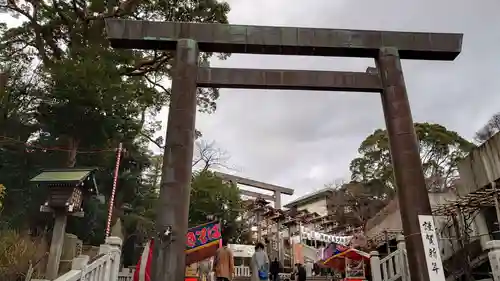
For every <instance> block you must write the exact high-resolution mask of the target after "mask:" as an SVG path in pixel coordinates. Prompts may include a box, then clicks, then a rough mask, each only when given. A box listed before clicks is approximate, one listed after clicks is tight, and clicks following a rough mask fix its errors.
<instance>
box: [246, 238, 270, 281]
mask: <svg viewBox="0 0 500 281" xmlns="http://www.w3.org/2000/svg"><path fill="white" fill-rule="evenodd" d="M269 267H270V264H269V257H268V256H267V253H266V251H264V244H262V243H260V242H259V243H257V245H255V253H254V254H253V256H252V261H251V264H250V270H251V271H252V276H251V277H250V281H266V280H269V277H268V278H262V277H261V276H259V271H262V272H264V273H265V274H267V276H269Z"/></svg>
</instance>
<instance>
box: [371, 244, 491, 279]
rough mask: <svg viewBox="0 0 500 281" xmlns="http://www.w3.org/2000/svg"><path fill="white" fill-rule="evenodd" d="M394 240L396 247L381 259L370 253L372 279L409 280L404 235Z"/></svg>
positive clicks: (376, 254)
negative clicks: (396, 242) (396, 243)
mask: <svg viewBox="0 0 500 281" xmlns="http://www.w3.org/2000/svg"><path fill="white" fill-rule="evenodd" d="M396 240H397V241H398V249H397V250H396V251H394V252H392V253H391V254H389V255H387V256H386V257H384V258H383V259H381V258H380V256H379V253H378V252H377V251H373V252H371V253H370V268H371V274H372V280H373V281H395V280H401V281H410V275H409V271H408V259H407V256H406V247H405V242H404V237H403V236H402V235H398V237H397V238H396ZM400 278H401V279H400ZM495 281H496V280H495ZM499 281H500V280H499Z"/></svg>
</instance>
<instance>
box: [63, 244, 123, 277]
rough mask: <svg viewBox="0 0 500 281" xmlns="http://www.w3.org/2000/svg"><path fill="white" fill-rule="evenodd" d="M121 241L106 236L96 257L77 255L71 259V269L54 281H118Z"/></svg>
mask: <svg viewBox="0 0 500 281" xmlns="http://www.w3.org/2000/svg"><path fill="white" fill-rule="evenodd" d="M121 243H122V240H121V239H120V238H118V237H108V238H106V243H105V244H103V245H101V247H100V248H99V255H98V256H97V257H96V258H94V259H93V260H92V261H90V258H89V256H86V255H80V256H78V257H77V258H75V259H73V262H72V264H71V270H70V271H68V272H67V273H65V274H63V275H61V276H60V277H58V278H57V279H55V280H54V281H87V280H92V281H118V272H119V270H120V256H121V249H120V247H121Z"/></svg>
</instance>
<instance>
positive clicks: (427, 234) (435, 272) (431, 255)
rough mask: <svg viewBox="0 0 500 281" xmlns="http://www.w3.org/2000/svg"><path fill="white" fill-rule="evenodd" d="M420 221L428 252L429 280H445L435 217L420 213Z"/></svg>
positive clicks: (425, 249)
mask: <svg viewBox="0 0 500 281" xmlns="http://www.w3.org/2000/svg"><path fill="white" fill-rule="evenodd" d="M418 221H419V223H420V234H421V235H422V241H423V243H424V251H425V253H426V255H425V259H426V261H427V270H428V271H429V280H432V281H445V280H446V279H445V277H444V270H443V262H442V261H441V251H440V250H439V245H438V239H437V234H436V227H435V226H434V218H433V217H432V216H428V215H419V216H418Z"/></svg>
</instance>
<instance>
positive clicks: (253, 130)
mask: <svg viewBox="0 0 500 281" xmlns="http://www.w3.org/2000/svg"><path fill="white" fill-rule="evenodd" d="M229 2H230V4H231V6H232V11H231V13H230V15H229V18H230V22H231V23H235V24H254V25H279V26H280V25H281V26H284V25H286V26H303V27H322V28H348V29H384V30H408V31H434V32H461V33H464V34H465V38H464V45H463V53H462V54H461V55H460V57H459V58H458V59H457V60H456V61H455V62H426V61H405V62H404V63H403V68H404V71H405V75H406V76H405V78H406V83H407V87H408V92H409V95H410V102H411V105H412V110H413V116H414V120H415V121H418V122H436V123H441V124H443V125H445V126H447V127H448V128H450V129H452V130H456V131H458V132H459V133H460V134H462V135H463V136H465V137H467V138H471V137H472V136H473V134H474V132H475V131H476V130H477V129H478V128H479V127H480V126H481V125H482V124H484V122H485V121H486V120H487V119H488V118H489V116H490V115H491V114H492V113H494V112H496V111H499V110H500V106H499V105H498V104H499V102H500V95H499V94H498V93H497V92H498V91H499V90H500V79H496V77H497V76H498V73H500V59H499V55H497V54H496V49H497V46H499V44H500V33H498V32H497V31H498V30H500V18H499V17H498V16H497V13H498V10H499V9H500V4H499V3H498V1H495V0H482V1H481V2H480V3H477V2H474V1H466V0H453V1H452V0H441V1H435V0H434V1H429V0H421V1H396V0H386V1H360V0H359V1H356V0H350V1H340V0H310V1H298V0H272V1H269V0H253V1H247V0H231V1H229ZM492 31H493V32H492ZM213 64H214V65H215V66H223V67H235V68H236V67H246V68H290V69H318V70H351V71H364V70H365V69H366V67H367V66H370V65H374V63H373V61H371V60H369V59H345V58H309V57H285V56H282V57H280V56H255V55H233V56H232V57H231V58H230V59H228V60H227V61H214V63H213ZM384 126H385V124H384V121H383V115H382V109H381V106H380V98H379V97H378V95H377V94H363V93H326V92H309V91H255V90H222V91H221V98H220V100H219V103H218V110H217V112H216V113H215V114H213V115H210V116H207V115H200V116H199V118H198V127H199V128H200V129H201V130H202V131H203V133H204V135H205V138H207V139H213V140H216V141H217V143H218V145H219V146H221V147H223V148H224V149H226V150H227V151H229V153H230V154H231V155H232V158H231V160H230V164H231V165H233V166H234V167H237V168H238V169H239V172H238V175H241V176H244V177H251V178H254V179H256V180H261V181H267V182H270V183H274V184H279V185H285V186H288V187H291V188H295V190H296V195H295V196H293V197H297V196H299V195H303V194H305V193H306V192H310V191H312V190H314V189H317V188H321V187H322V186H323V184H325V183H328V182H331V181H333V180H334V179H337V178H341V177H348V176H349V173H348V165H349V162H350V160H351V159H352V158H354V157H355V156H356V154H357V148H358V146H359V144H360V142H361V141H362V140H363V139H364V138H365V137H366V136H367V135H368V134H370V133H372V132H373V131H374V130H375V129H377V128H382V127H384ZM289 200H290V198H289V199H286V200H285V202H286V201H289Z"/></svg>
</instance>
